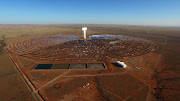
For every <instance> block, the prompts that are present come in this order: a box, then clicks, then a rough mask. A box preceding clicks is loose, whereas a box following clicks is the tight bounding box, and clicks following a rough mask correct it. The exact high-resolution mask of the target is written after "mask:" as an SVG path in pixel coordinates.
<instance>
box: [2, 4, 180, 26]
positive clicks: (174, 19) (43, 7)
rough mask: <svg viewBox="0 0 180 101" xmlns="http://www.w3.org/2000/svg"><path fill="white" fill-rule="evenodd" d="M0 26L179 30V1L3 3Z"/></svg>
mask: <svg viewBox="0 0 180 101" xmlns="http://www.w3.org/2000/svg"><path fill="white" fill-rule="evenodd" d="M0 24H120V25H150V26H151V25H155V26H180V0H0Z"/></svg>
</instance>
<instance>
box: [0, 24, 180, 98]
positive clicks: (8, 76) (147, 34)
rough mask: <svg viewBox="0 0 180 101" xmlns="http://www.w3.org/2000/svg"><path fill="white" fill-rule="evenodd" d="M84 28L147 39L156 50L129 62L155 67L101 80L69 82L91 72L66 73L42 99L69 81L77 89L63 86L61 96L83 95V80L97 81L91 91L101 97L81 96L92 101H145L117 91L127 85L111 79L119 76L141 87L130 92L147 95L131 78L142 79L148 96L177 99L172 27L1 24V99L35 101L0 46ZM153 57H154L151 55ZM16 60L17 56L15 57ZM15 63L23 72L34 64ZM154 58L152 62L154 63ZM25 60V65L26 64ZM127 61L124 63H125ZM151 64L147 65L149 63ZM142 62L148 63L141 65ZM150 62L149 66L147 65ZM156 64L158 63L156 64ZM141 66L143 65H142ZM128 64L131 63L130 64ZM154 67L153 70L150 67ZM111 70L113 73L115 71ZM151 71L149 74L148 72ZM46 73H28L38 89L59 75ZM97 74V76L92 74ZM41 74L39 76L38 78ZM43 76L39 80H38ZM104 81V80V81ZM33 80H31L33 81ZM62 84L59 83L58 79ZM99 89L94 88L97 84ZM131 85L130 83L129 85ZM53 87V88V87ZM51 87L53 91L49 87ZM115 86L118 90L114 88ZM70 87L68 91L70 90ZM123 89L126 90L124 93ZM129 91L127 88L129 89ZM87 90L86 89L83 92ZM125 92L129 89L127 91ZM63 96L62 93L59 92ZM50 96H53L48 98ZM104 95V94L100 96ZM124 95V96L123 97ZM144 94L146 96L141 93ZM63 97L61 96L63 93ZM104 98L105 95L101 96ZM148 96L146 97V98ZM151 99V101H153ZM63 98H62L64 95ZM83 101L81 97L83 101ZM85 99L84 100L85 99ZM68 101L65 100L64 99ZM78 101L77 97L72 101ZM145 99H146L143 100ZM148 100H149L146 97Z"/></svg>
mask: <svg viewBox="0 0 180 101" xmlns="http://www.w3.org/2000/svg"><path fill="white" fill-rule="evenodd" d="M83 26H87V27H88V31H87V35H88V36H90V35H99V34H100V35H102V34H109V35H127V36H134V37H140V38H144V39H148V40H151V41H153V42H154V43H155V44H157V48H156V49H155V52H153V53H150V54H147V55H144V56H143V57H137V59H135V58H132V59H131V61H133V60H134V62H136V63H138V62H139V63H138V64H142V66H144V67H145V66H146V65H147V64H151V62H152V61H153V62H152V63H153V64H154V65H148V66H147V67H149V68H151V69H142V72H138V73H136V71H133V70H127V71H126V72H127V73H128V74H131V75H132V76H131V75H127V76H125V75H126V74H123V75H116V76H108V77H104V76H103V75H102V76H97V77H96V76H95V77H79V78H77V77H72V78H71V79H69V76H72V75H73V76H74V75H78V74H82V73H84V74H85V75H86V74H92V72H91V71H86V72H82V71H70V72H69V73H68V74H66V75H65V76H64V77H63V78H61V79H62V80H65V81H66V82H58V81H57V82H55V83H53V84H52V85H49V86H48V87H46V88H44V89H42V92H41V91H40V94H42V95H43V96H45V99H46V97H48V98H49V99H51V100H54V99H53V96H57V95H56V94H53V93H58V91H59V90H52V89H56V88H57V87H56V86H57V85H56V84H61V83H62V85H63V84H71V82H75V81H79V83H78V84H77V87H76V86H72V85H64V86H65V87H62V88H61V89H62V90H63V88H69V89H65V90H64V92H63V93H64V95H65V94H66V93H67V94H69V96H72V97H73V96H76V95H78V94H79V92H83V89H78V87H79V86H81V85H82V84H84V82H86V81H88V82H89V81H91V82H96V83H95V84H92V85H91V86H92V88H93V87H95V88H96V90H97V91H95V93H97V92H100V93H98V94H97V95H98V96H100V97H99V98H98V97H94V95H93V94H91V93H90V95H84V96H92V98H94V99H91V100H99V99H103V100H108V99H109V100H117V99H119V98H118V97H119V96H120V98H123V99H126V100H137V101H138V100H139V101H140V100H142V101H143V100H144V99H146V98H141V97H140V95H141V94H143V93H139V94H138V93H137V92H136V91H134V92H135V93H134V94H131V96H128V93H129V92H120V91H125V90H124V89H125V88H127V89H128V87H123V86H124V84H122V83H121V81H124V82H128V83H129V81H127V80H126V79H125V80H124V79H122V78H121V79H122V80H121V79H120V80H119V81H117V82H115V81H113V79H112V78H114V79H117V77H118V76H120V77H121V76H125V77H127V79H128V80H130V81H132V82H134V83H136V84H139V85H142V88H141V87H136V85H135V87H134V88H131V89H136V88H138V89H140V91H142V92H148V91H149V90H148V89H149V88H148V87H147V86H146V85H145V84H143V83H142V82H140V81H138V80H135V81H133V79H132V78H137V79H139V80H141V81H143V80H145V82H144V83H146V84H148V85H150V86H151V87H150V89H151V90H150V91H151V97H152V99H156V100H160V101H161V100H168V101H175V100H176V99H180V97H179V96H178V95H179V94H180V87H179V86H180V74H179V71H180V68H179V66H180V52H179V51H180V44H179V43H180V28H173V27H147V26H121V25H0V79H1V80H0V84H1V86H0V100H31V101H32V100H34V98H33V96H32V94H31V92H30V91H29V90H28V87H26V84H25V83H24V82H23V80H22V78H21V77H20V75H19V74H18V72H17V70H16V68H15V66H14V65H13V63H12V61H11V59H10V58H9V57H8V55H7V53H6V51H5V50H4V48H3V47H5V44H8V43H11V42H13V41H15V40H20V39H25V38H27V37H36V36H47V35H76V36H80V37H82V36H83V35H82V30H81V27H83ZM154 54H155V55H154ZM149 56H151V58H149V60H147V61H143V59H144V58H148V57H149ZM158 56H159V57H158ZM17 57H18V56H17ZM18 59H19V60H18V61H22V62H21V63H22V66H23V67H25V68H26V69H29V68H28V66H29V65H32V64H33V61H29V60H28V58H27V59H24V58H18ZM153 59H154V60H153ZM27 61H28V62H27ZM124 61H126V60H124ZM149 61H150V62H149ZM144 62H147V64H146V63H144ZM148 62H149V63H148ZM156 62H157V63H156ZM143 63H144V64H143ZM129 65H131V64H129ZM153 66H154V67H153ZM117 71H120V72H122V71H121V70H119V69H117ZM117 71H113V72H115V73H116V72H117ZM149 71H151V72H150V73H149V74H148V72H149ZM45 72H47V71H42V73H40V74H39V72H36V71H30V72H29V74H31V75H32V79H33V78H36V79H37V80H39V82H38V83H39V84H38V83H37V84H36V83H34V84H35V85H36V87H37V88H38V87H40V85H41V84H45V83H47V81H49V80H51V79H53V78H54V77H56V76H57V75H58V73H56V72H54V71H50V72H48V73H45ZM61 72H62V73H63V72H65V70H61ZM104 72H106V71H101V72H98V73H102V74H103V73H104ZM44 74H53V75H52V76H50V77H48V76H46V75H44ZM95 74H97V73H95ZM39 75H42V76H39ZM41 77H42V78H41ZM144 77H149V78H150V79H151V80H152V81H154V82H155V84H151V83H152V82H148V80H149V79H144ZM104 78H106V79H104ZM111 80H112V81H111ZM32 81H33V80H32ZM59 81H61V80H59ZM106 81H111V83H112V84H114V85H115V86H114V87H115V88H113V89H112V88H108V87H109V86H110V85H108V84H106V85H103V84H104V83H105V82H106ZM96 84H97V85H98V86H97V85H96ZM129 84H130V83H129ZM118 85H121V86H122V88H119V87H118ZM54 86H55V87H54ZM51 87H54V88H51ZM116 87H117V88H116ZM131 87H133V86H131ZM70 88H71V89H70ZM72 89H76V90H75V92H73V93H68V92H70V91H71V90H72ZM104 89H106V90H108V91H110V92H111V93H113V94H116V95H117V96H116V95H113V94H109V92H108V91H106V90H104ZM127 89H126V90H127ZM129 89H130V88H129ZM84 90H86V89H84ZM127 91H128V90H127ZM59 93H62V92H59ZM92 93H93V92H92ZM50 94H53V95H51V96H50ZM102 94H103V95H102ZM123 94H124V95H123ZM144 94H147V93H144ZM62 95H63V94H62ZM104 95H106V96H104ZM145 96H148V95H145ZM153 96H154V98H153ZM63 97H64V96H63ZM82 99H83V98H81V100H82ZM84 99H85V98H84ZM66 100H68V99H66ZM74 100H78V98H76V99H74ZM146 100H147V99H146ZM149 100H151V98H149Z"/></svg>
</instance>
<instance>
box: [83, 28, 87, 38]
mask: <svg viewBox="0 0 180 101" xmlns="http://www.w3.org/2000/svg"><path fill="white" fill-rule="evenodd" d="M82 30H83V32H84V39H86V30H87V27H82Z"/></svg>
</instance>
